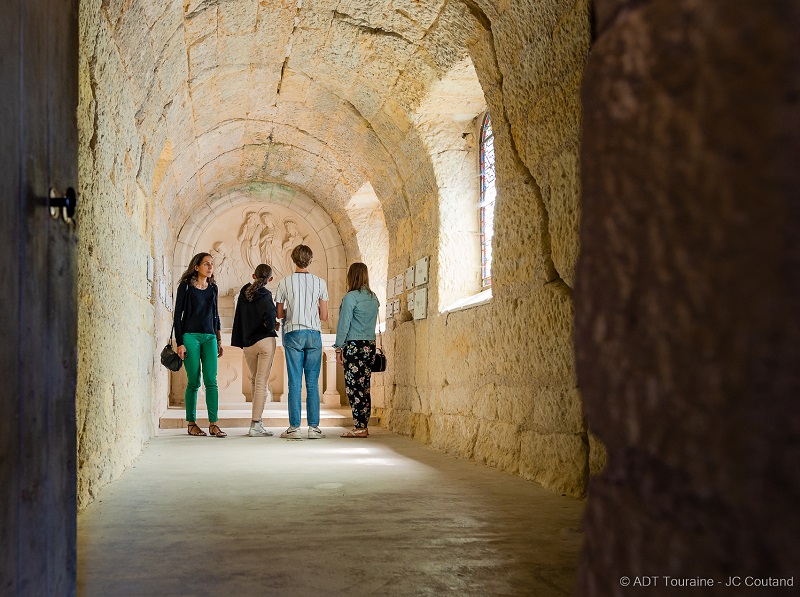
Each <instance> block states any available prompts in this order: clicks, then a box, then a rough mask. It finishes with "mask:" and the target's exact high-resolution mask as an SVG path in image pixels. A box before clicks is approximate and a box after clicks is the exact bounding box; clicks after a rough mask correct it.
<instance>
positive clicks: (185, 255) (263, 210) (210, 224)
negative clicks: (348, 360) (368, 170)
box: [172, 183, 347, 331]
mask: <svg viewBox="0 0 800 597" xmlns="http://www.w3.org/2000/svg"><path fill="white" fill-rule="evenodd" d="M300 243H303V244H306V245H308V246H309V247H311V249H312V250H313V251H314V261H313V262H312V263H311V266H310V267H309V270H310V271H311V272H312V273H314V274H316V275H318V276H320V277H321V278H324V279H325V280H326V281H327V283H328V293H329V298H330V300H329V305H330V317H329V318H328V322H327V324H323V331H334V330H335V328H336V321H337V319H338V309H339V304H340V303H341V299H342V297H343V296H344V293H345V275H346V269H345V268H346V265H347V259H346V256H345V248H344V244H343V243H342V239H341V236H340V235H339V231H338V229H337V228H336V226H335V224H334V223H333V221H332V220H331V218H330V216H328V214H327V213H326V212H325V210H324V209H323V208H322V207H320V206H319V205H318V204H317V203H316V202H315V201H314V200H313V199H311V198H310V197H308V196H306V195H305V194H303V193H301V192H299V191H297V190H295V189H292V188H291V187H287V186H285V185H281V184H277V183H255V184H249V185H247V186H246V187H245V188H239V189H235V190H232V191H230V192H228V193H226V194H223V195H220V196H219V197H216V198H212V199H210V200H209V201H208V202H207V203H205V204H204V205H203V206H202V207H200V208H199V209H196V210H195V211H194V212H193V213H192V215H191V216H190V217H189V219H188V220H187V221H186V222H185V223H184V225H183V227H182V228H181V230H180V232H179V233H178V240H177V242H176V244H175V251H174V253H173V261H172V263H173V269H172V275H173V280H175V281H177V280H178V278H180V276H181V274H182V273H183V272H184V271H185V270H186V268H187V267H188V264H189V261H190V260H191V258H192V256H193V255H195V254H196V253H199V252H201V251H203V252H208V253H211V254H212V255H214V257H215V277H216V278H217V283H218V284H219V287H220V293H221V295H223V296H224V295H233V294H235V293H237V292H238V291H239V289H240V288H241V287H242V285H243V284H245V283H246V282H249V281H250V280H251V274H252V273H253V269H254V267H255V266H256V265H258V264H259V263H268V264H269V265H271V266H272V267H273V270H274V274H273V275H274V278H275V279H274V280H273V281H272V283H270V285H269V287H270V289H272V290H274V289H275V287H276V286H277V285H278V282H279V281H280V280H281V279H282V278H283V277H285V276H286V275H289V274H291V273H292V271H294V268H293V266H292V265H291V259H290V257H289V254H290V253H291V250H292V249H293V248H294V247H295V246H297V245H298V244H300ZM225 323H226V322H225V318H224V317H223V327H226V326H225Z"/></svg>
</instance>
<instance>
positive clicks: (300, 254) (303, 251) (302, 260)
mask: <svg viewBox="0 0 800 597" xmlns="http://www.w3.org/2000/svg"><path fill="white" fill-rule="evenodd" d="M313 258H314V252H313V251H312V250H311V247H309V246H307V245H297V246H296V247H295V248H294V250H293V251H292V261H294V264H295V265H296V266H297V267H299V268H300V269H306V268H307V267H308V266H309V265H310V264H311V260H312V259H313Z"/></svg>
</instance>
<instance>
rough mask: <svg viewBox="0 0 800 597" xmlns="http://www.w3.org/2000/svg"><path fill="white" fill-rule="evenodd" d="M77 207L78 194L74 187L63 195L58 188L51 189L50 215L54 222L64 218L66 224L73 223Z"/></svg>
mask: <svg viewBox="0 0 800 597" xmlns="http://www.w3.org/2000/svg"><path fill="white" fill-rule="evenodd" d="M77 205H78V194H77V193H76V192H75V189H73V188H72V187H69V188H68V189H67V192H66V193H62V192H61V191H59V190H58V189H56V188H52V189H50V215H51V216H52V217H53V219H54V220H57V219H58V217H59V216H62V217H63V218H64V221H65V222H70V221H72V218H73V217H74V216H75V207H76V206H77Z"/></svg>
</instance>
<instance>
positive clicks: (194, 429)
mask: <svg viewBox="0 0 800 597" xmlns="http://www.w3.org/2000/svg"><path fill="white" fill-rule="evenodd" d="M188 432H189V435H194V436H196V437H200V436H202V435H207V434H206V432H205V431H203V430H202V429H200V427H198V426H197V423H194V422H193V423H189V429H188Z"/></svg>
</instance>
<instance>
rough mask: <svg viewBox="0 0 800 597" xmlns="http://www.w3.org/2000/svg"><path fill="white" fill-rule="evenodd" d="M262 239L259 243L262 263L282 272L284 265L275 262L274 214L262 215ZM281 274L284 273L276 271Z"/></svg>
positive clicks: (265, 213)
mask: <svg viewBox="0 0 800 597" xmlns="http://www.w3.org/2000/svg"><path fill="white" fill-rule="evenodd" d="M261 224H262V227H263V228H262V231H261V239H260V241H259V249H260V252H261V263H266V264H267V265H269V266H271V267H272V268H273V269H276V270H281V269H283V268H282V265H283V264H282V263H281V262H278V263H276V260H275V221H274V220H273V219H272V214H271V213H269V212H264V213H262V214H261ZM276 273H278V274H280V273H282V272H280V271H276Z"/></svg>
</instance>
